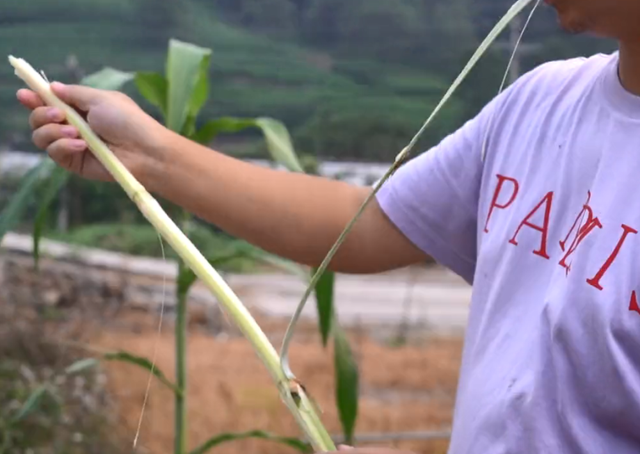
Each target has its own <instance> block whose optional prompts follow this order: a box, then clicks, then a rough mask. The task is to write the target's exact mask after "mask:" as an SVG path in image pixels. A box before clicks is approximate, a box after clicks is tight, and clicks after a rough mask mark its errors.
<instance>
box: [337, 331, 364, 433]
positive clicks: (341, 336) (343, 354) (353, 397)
mask: <svg viewBox="0 0 640 454" xmlns="http://www.w3.org/2000/svg"><path fill="white" fill-rule="evenodd" d="M333 341H334V367H335V373H336V404H337V406H338V413H339V414H340V423H341V424H342V430H343V432H344V437H345V440H346V443H347V444H353V434H354V431H355V425H356V419H357V418H358V393H359V374H358V366H357V364H356V361H355V358H354V357H353V353H352V351H351V347H350V346H349V341H348V339H347V336H346V334H345V333H344V331H342V329H341V328H340V327H339V326H338V325H337V323H336V324H335V325H334V327H333Z"/></svg>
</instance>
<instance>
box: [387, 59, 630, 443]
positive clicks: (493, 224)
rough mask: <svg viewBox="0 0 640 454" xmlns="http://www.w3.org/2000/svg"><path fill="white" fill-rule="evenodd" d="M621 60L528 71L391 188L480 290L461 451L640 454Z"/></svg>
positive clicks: (426, 241)
mask: <svg viewBox="0 0 640 454" xmlns="http://www.w3.org/2000/svg"><path fill="white" fill-rule="evenodd" d="M618 57H619V56H618V54H617V53H614V54H612V55H595V56H593V57H590V58H577V59H570V60H566V61H556V62H551V63H547V64H544V65H542V66H540V67H538V68H536V69H535V70H533V71H531V72H529V73H528V74H526V75H524V76H523V77H521V78H520V79H519V80H518V81H517V82H516V83H514V84H513V85H512V86H510V87H509V88H508V89H507V90H505V91H504V92H503V93H502V94H501V95H500V96H498V97H496V99H494V100H493V101H492V102H491V103H490V104H489V105H488V106H487V107H486V108H485V109H484V110H483V111H482V112H481V113H480V114H479V115H478V116H477V117H476V118H474V119H473V120H471V121H469V122H468V123H467V124H466V125H464V126H463V127H462V128H461V129H460V130H458V131H457V132H455V133H454V134H452V135H450V136H449V137H447V138H446V139H445V140H444V141H442V143H440V144H439V145H438V146H436V147H434V148H433V149H432V150H429V151H428V152H427V153H424V154H422V155H420V156H418V157H416V158H414V159H413V160H411V161H410V162H408V163H407V164H405V165H404V166H403V167H401V168H400V169H399V170H398V172H397V173H396V174H395V175H394V176H392V178H391V179H390V180H389V182H388V183H387V184H386V185H385V186H384V187H383V188H382V189H381V191H380V193H379V195H378V201H379V203H380V205H381V207H382V209H383V210H384V211H385V212H386V213H387V215H388V216H389V217H390V219H391V220H392V221H393V222H394V223H395V224H396V225H397V226H398V228H400V229H401V230H402V231H403V232H404V233H405V234H406V235H407V237H408V238H409V239H411V240H412V241H413V242H414V243H415V244H416V245H417V246H419V247H420V248H421V249H423V250H424V251H425V252H426V253H428V254H429V255H431V256H432V257H433V258H434V259H436V260H437V261H438V262H440V263H441V264H443V265H445V266H447V267H449V268H450V269H451V270H453V271H455V272H456V273H458V274H459V275H460V276H462V277H463V278H464V279H465V280H467V282H469V283H471V284H473V297H472V302H471V308H470V316H469V324H468V328H467V333H466V340H465V347H464V355H463V363H462V369H461V376H460V382H459V389H458V394H457V401H456V409H455V415H454V424H453V437H452V440H451V446H450V450H449V452H450V454H502V453H513V454H516V453H517V454H524V453H527V454H529V453H532V454H533V453H535V454H543V453H544V454H556V453H558V454H570V453H590V454H591V453H593V454H596V453H603V454H632V453H633V454H637V453H640V306H639V303H640V234H639V233H638V232H639V231H640V97H636V96H634V95H632V94H630V93H629V92H627V91H626V90H625V89H624V88H623V86H622V85H621V83H620V80H619V78H618V71H617V68H618ZM485 138H486V139H487V142H486V149H485V151H486V154H485V155H484V160H483V153H482V151H483V142H484V140H485Z"/></svg>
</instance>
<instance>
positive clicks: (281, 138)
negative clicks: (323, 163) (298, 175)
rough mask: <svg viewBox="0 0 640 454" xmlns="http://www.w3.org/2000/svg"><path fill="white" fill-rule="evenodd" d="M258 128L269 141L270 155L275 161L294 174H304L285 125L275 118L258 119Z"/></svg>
mask: <svg viewBox="0 0 640 454" xmlns="http://www.w3.org/2000/svg"><path fill="white" fill-rule="evenodd" d="M256 126H257V127H258V128H260V129H261V130H262V133H263V134H264V136H265V139H266V141H267V147H268V148H269V153H271V157H272V158H273V159H274V161H276V162H278V163H280V164H282V165H283V166H285V167H286V168H287V169H289V170H291V171H292V172H304V169H303V167H302V164H300V160H299V159H298V156H297V155H296V152H295V151H294V148H293V144H292V142H291V136H290V135H289V131H288V130H287V128H286V127H285V125H284V124H283V123H282V122H280V121H278V120H274V119H273V118H266V117H261V118H258V119H256Z"/></svg>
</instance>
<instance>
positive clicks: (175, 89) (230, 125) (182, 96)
mask: <svg viewBox="0 0 640 454" xmlns="http://www.w3.org/2000/svg"><path fill="white" fill-rule="evenodd" d="M210 57H211V51H210V50H209V49H206V48H202V47H199V46H195V45H192V44H188V43H184V42H181V41H178V40H171V41H170V42H169V52H168V57H167V65H166V73H165V74H164V75H163V74H160V73H155V72H136V73H128V72H123V71H119V70H116V69H114V68H110V67H107V68H105V69H103V70H101V71H99V72H98V73H95V74H92V75H90V76H88V77H86V78H85V79H83V80H82V82H81V83H82V84H84V85H88V86H92V87H94V88H101V89H109V90H117V89H120V88H122V87H123V86H124V85H125V84H127V83H128V82H133V83H134V84H135V86H136V88H137V89H138V92H139V93H140V94H141V95H142V96H143V97H144V98H145V99H146V100H147V101H148V102H149V103H150V104H152V105H153V106H154V107H156V108H157V109H158V110H159V112H160V114H161V115H162V117H163V121H164V123H165V126H166V127H167V128H169V129H171V130H173V131H175V132H177V133H179V134H181V135H183V136H185V137H188V138H189V139H191V140H194V141H196V142H198V143H202V144H206V143H209V142H210V141H212V140H213V139H214V138H215V136H216V135H217V134H219V133H222V132H225V133H230V132H231V133H233V132H239V131H241V130H243V129H246V128H258V129H259V130H261V131H262V133H263V135H264V137H265V140H266V143H267V148H268V150H269V152H270V155H271V157H272V159H273V160H274V161H275V162H277V163H279V164H282V165H283V166H284V167H285V168H286V169H288V170H289V171H294V172H303V171H304V170H303V166H302V165H301V163H300V160H299V158H298V156H297V154H296V152H295V151H294V148H293V145H292V143H291V137H290V135H289V133H288V131H287V128H286V127H285V126H284V125H283V124H282V123H281V122H279V121H277V120H275V119H272V118H266V117H262V118H257V119H251V118H233V117H223V118H218V119H213V120H210V121H206V122H204V123H203V124H202V125H201V126H200V127H198V126H197V117H198V114H199V112H200V110H201V108H202V107H203V106H204V103H205V102H206V99H207V95H208V70H209V64H210ZM43 176H45V177H48V180H46V181H45V182H44V185H45V186H46V190H45V191H44V194H45V197H44V199H43V200H42V202H41V204H40V206H39V208H38V212H37V215H36V219H35V222H34V229H33V241H34V247H33V251H34V258H35V261H36V265H37V263H38V259H39V242H40V238H41V236H42V230H43V225H44V222H45V219H46V217H47V212H48V210H49V209H50V205H51V203H52V201H53V200H54V198H55V195H56V194H57V192H58V191H59V190H60V189H61V188H62V187H63V186H64V185H65V184H66V182H67V181H68V178H69V176H70V174H69V172H67V171H66V170H64V169H62V168H60V167H56V166H55V165H54V164H53V162H52V161H51V160H50V159H45V160H43V162H42V164H40V165H39V166H37V167H36V168H34V169H32V170H31V171H30V172H29V173H28V174H27V175H26V177H25V178H24V180H23V183H22V185H21V187H20V188H19V190H18V192H17V194H16V196H14V198H13V199H12V201H11V202H10V204H9V206H8V207H7V209H6V210H5V211H4V212H3V213H2V216H1V217H0V235H2V234H4V233H6V232H7V231H8V230H10V229H11V228H13V226H14V225H15V224H16V223H17V222H18V220H19V219H20V217H21V214H22V212H23V211H24V209H25V207H26V206H27V202H28V201H29V196H30V195H31V194H32V193H33V188H34V187H35V186H36V185H38V184H43V183H41V182H40V180H41V179H42V177H43ZM180 219H181V220H182V224H183V225H182V229H183V231H185V232H186V233H187V234H188V231H189V225H190V222H189V221H190V219H191V216H190V215H189V213H187V212H184V211H183V212H182V213H181V216H180ZM239 255H249V256H250V257H252V258H254V259H258V260H264V261H266V262H269V263H272V264H276V265H279V266H281V267H283V268H285V269H288V270H290V271H292V272H296V273H298V274H299V275H301V276H303V277H306V278H307V279H308V278H309V276H308V273H307V272H306V271H305V270H304V269H303V268H302V267H296V266H295V265H293V264H291V263H289V262H287V261H285V260H282V259H281V258H279V257H275V256H272V255H270V254H266V253H265V252H263V251H260V250H258V249H256V248H253V247H251V246H250V245H248V244H242V243H240V244H239V247H237V248H236V250H235V251H234V252H233V253H231V254H228V253H227V254H226V255H224V256H217V257H207V259H208V261H209V263H211V264H212V265H214V266H217V265H220V264H221V263H223V262H224V261H227V260H231V259H233V258H236V257H238V256H239ZM196 279H197V276H196V274H195V273H194V271H193V270H192V269H191V268H190V267H189V266H187V265H186V264H185V263H184V262H183V261H181V262H180V263H179V269H178V278H177V285H176V301H177V308H176V324H175V339H176V345H175V349H176V379H175V384H174V383H172V382H171V381H170V380H168V379H167V378H166V377H165V375H164V374H163V373H162V372H161V371H159V370H158V369H157V367H155V365H154V364H153V363H152V362H151V361H149V360H148V359H146V358H143V357H139V356H136V355H132V354H130V353H128V352H117V353H113V354H109V355H103V357H102V359H103V360H119V361H125V362H128V363H132V364H135V365H137V366H140V367H143V368H145V369H146V370H148V371H149V373H152V374H153V375H154V376H155V377H156V378H157V379H159V380H160V381H161V382H162V383H164V384H165V385H167V386H168V387H169V388H170V389H172V390H173V391H174V395H175V408H176V412H175V414H176V417H175V449H174V451H175V452H176V453H184V452H186V447H187V439H186V432H187V430H186V428H187V421H186V396H187V388H186V369H187V368H186V341H187V333H186V325H187V320H186V319H187V297H188V292H189V290H190V288H191V286H192V285H193V283H194V282H195V281H196ZM333 283H334V276H333V273H331V272H328V271H326V272H325V273H324V276H323V279H322V280H321V281H320V282H318V283H317V284H316V289H317V301H318V319H319V324H320V331H321V334H322V340H323V344H324V345H325V346H326V345H327V344H328V339H329V336H330V332H331V327H332V319H333V317H334V309H333ZM333 325H334V330H333V333H334V338H335V353H334V362H335V370H336V374H337V376H336V382H337V383H336V389H337V394H336V400H337V406H338V410H339V414H340V420H341V422H342V425H343V428H344V436H345V439H347V440H352V438H353V431H354V427H355V420H356V416H357V400H358V396H357V389H358V374H357V368H356V366H355V362H354V361H353V357H352V353H351V349H350V347H349V344H348V341H347V339H346V337H345V336H344V334H343V333H342V331H340V330H339V329H337V327H336V326H337V325H335V323H334V324H333ZM96 363H97V362H96V360H94V359H91V358H90V359H87V360H86V361H81V362H79V363H78V364H75V365H73V366H72V367H71V368H70V371H72V372H74V373H77V372H79V371H81V370H82V369H84V368H86V367H91V366H93V365H95V364H96ZM246 436H252V437H263V438H269V439H274V440H281V441H282V440H285V441H287V443H289V442H290V440H286V439H283V438H278V437H274V436H267V435H265V434H263V433H261V432H249V433H247V434H246ZM237 438H238V435H233V436H230V435H229V434H227V435H224V434H223V435H221V436H217V437H214V438H213V439H212V440H222V441H228V440H231V439H237ZM219 442H220V441H218V442H216V444H217V443H219ZM211 443H212V441H211V440H210V441H209V442H208V444H207V443H206V444H205V445H210V446H213V445H212V444H211ZM289 444H290V443H289Z"/></svg>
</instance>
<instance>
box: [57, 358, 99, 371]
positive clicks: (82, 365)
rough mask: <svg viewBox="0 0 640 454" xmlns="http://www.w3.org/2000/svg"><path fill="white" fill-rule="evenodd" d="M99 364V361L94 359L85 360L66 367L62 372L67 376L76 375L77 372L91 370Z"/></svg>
mask: <svg viewBox="0 0 640 454" xmlns="http://www.w3.org/2000/svg"><path fill="white" fill-rule="evenodd" d="M98 364H100V361H99V360H98V359H96V358H85V359H81V360H78V361H76V362H75V363H73V364H72V365H70V366H69V367H67V368H66V369H65V370H64V371H65V373H67V374H77V373H78V372H82V371H84V370H86V369H91V368H93V367H96V366H97V365H98Z"/></svg>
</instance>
